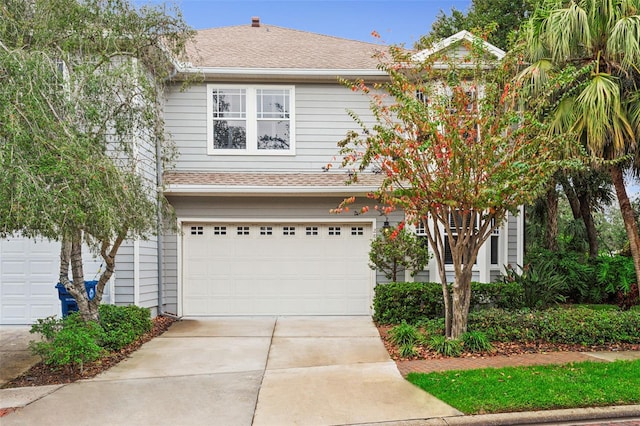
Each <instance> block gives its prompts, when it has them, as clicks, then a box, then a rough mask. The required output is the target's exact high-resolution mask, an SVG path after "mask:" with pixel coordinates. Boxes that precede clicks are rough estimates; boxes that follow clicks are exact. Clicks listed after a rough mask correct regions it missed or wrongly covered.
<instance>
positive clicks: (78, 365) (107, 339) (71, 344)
mask: <svg viewBox="0 0 640 426" xmlns="http://www.w3.org/2000/svg"><path fill="white" fill-rule="evenodd" d="M99 312H100V322H99V323H96V322H91V321H89V322H84V321H83V320H82V318H81V317H80V316H79V315H78V313H77V312H74V313H72V314H70V315H69V316H67V317H65V318H62V319H59V318H56V317H53V316H52V317H47V318H45V319H39V320H38V321H37V322H36V323H35V324H34V325H33V326H32V327H31V330H30V332H31V333H39V334H40V335H41V337H42V339H41V340H40V341H32V342H31V346H30V347H31V351H32V352H33V353H34V354H36V355H39V356H40V357H41V358H42V360H43V362H44V363H45V364H47V365H50V366H52V367H56V368H59V367H64V368H68V369H70V370H71V371H74V370H75V371H82V369H83V365H85V364H87V363H89V362H91V361H95V360H97V359H98V358H100V357H101V356H102V355H104V354H105V353H106V352H115V351H118V350H120V349H122V348H123V347H125V346H126V345H128V344H130V343H132V342H134V341H135V340H137V339H139V338H140V337H142V335H144V334H145V333H146V332H148V331H150V330H151V327H152V325H153V323H152V321H151V314H150V310H149V309H147V308H140V307H138V306H133V305H132V306H114V305H100V307H99Z"/></svg>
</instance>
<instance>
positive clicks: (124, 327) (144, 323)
mask: <svg viewBox="0 0 640 426" xmlns="http://www.w3.org/2000/svg"><path fill="white" fill-rule="evenodd" d="M99 309H100V325H101V326H102V329H103V330H104V335H103V337H102V341H101V345H102V346H103V347H105V348H107V349H109V350H113V351H116V350H120V349H122V348H123V347H125V346H127V345H128V344H130V343H132V342H134V341H135V340H137V339H138V338H140V337H141V336H142V335H143V334H144V333H147V332H148V331H150V330H151V327H152V326H153V322H152V321H151V314H150V311H149V309H147V308H141V307H139V306H134V305H130V306H115V305H100V307H99Z"/></svg>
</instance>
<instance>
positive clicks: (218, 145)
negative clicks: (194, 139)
mask: <svg viewBox="0 0 640 426" xmlns="http://www.w3.org/2000/svg"><path fill="white" fill-rule="evenodd" d="M294 105H295V91H294V87H293V86H257V85H256V86H235V85H233V86H232V85H215V84H210V85H208V86H207V114H208V121H207V131H208V133H207V143H208V147H207V152H208V153H209V154H210V155H217V154H227V155H229V154H231V155H237V154H251V155H262V154H267V155H269V154H270V155H293V154H295V117H294Z"/></svg>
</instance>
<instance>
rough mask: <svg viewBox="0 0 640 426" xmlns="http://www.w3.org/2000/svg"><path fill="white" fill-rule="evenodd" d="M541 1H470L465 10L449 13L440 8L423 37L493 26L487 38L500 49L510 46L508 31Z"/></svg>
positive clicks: (442, 35) (447, 35)
mask: <svg viewBox="0 0 640 426" xmlns="http://www.w3.org/2000/svg"><path fill="white" fill-rule="evenodd" d="M539 2H540V0H519V1H513V0H472V2H471V6H470V7H469V10H468V11H467V12H466V13H464V12H462V11H460V10H458V9H456V8H455V7H454V8H452V9H451V12H450V14H446V13H445V12H444V11H442V10H440V13H438V16H437V17H436V20H435V21H434V22H433V24H432V25H431V31H430V32H429V34H427V36H426V38H425V39H424V40H431V41H433V40H438V39H442V38H446V37H449V36H451V35H453V34H455V33H457V32H459V31H462V30H467V31H473V30H474V29H475V28H485V27H488V26H495V29H494V31H492V32H491V34H489V35H488V38H487V41H489V43H491V44H493V45H494V46H498V47H500V48H502V49H507V48H508V47H510V39H511V33H512V32H513V31H516V30H517V29H518V28H519V27H520V24H521V23H522V22H523V21H525V20H526V19H527V18H528V17H529V16H530V15H531V13H532V12H533V10H534V9H535V7H536V4H537V3H539Z"/></svg>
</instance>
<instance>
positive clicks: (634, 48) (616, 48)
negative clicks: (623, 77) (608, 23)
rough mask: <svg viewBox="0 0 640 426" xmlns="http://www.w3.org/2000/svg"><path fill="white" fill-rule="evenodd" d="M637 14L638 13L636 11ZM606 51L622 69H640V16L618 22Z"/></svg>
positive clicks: (608, 41)
mask: <svg viewBox="0 0 640 426" xmlns="http://www.w3.org/2000/svg"><path fill="white" fill-rule="evenodd" d="M637 13H640V10H638V12H637ZM607 51H608V52H609V55H610V56H611V57H614V58H616V59H617V62H618V63H620V64H621V66H622V67H623V68H624V69H629V68H632V67H635V68H636V70H638V67H640V15H634V16H627V17H624V18H621V19H620V20H618V21H617V22H616V23H615V25H614V26H613V28H612V30H611V34H610V35H609V39H608V40H607Z"/></svg>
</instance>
